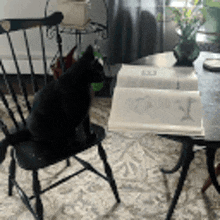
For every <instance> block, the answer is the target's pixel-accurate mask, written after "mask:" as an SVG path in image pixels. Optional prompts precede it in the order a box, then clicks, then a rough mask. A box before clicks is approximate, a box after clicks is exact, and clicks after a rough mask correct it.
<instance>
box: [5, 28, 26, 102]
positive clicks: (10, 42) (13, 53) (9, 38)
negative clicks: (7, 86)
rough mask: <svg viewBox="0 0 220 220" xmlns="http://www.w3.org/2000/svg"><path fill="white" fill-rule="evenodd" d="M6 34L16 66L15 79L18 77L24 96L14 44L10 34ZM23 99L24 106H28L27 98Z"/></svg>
mask: <svg viewBox="0 0 220 220" xmlns="http://www.w3.org/2000/svg"><path fill="white" fill-rule="evenodd" d="M6 34H7V38H8V42H9V46H10V49H11V53H12V57H13V60H14V64H15V68H16V71H17V79H18V84H19V88H20V90H21V92H22V94H23V95H24V97H25V88H24V86H23V85H24V83H23V82H22V80H21V71H20V68H19V65H18V60H17V57H16V54H15V50H14V46H13V44H12V40H11V37H10V34H9V33H8V32H7V33H6ZM25 101H26V106H29V105H30V104H29V103H28V102H27V100H25Z"/></svg>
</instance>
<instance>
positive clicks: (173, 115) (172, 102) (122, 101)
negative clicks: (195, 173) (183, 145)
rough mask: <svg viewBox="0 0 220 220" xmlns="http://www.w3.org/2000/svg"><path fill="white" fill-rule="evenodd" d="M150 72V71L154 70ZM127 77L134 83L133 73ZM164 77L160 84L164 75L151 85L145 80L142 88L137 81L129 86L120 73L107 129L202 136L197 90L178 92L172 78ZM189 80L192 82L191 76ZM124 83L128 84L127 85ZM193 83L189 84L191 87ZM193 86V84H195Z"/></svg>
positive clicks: (200, 107)
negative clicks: (169, 86) (158, 87)
mask: <svg viewBox="0 0 220 220" xmlns="http://www.w3.org/2000/svg"><path fill="white" fill-rule="evenodd" d="M135 67H137V68H138V66H132V71H134V70H135ZM145 67H146V66H145ZM126 68H127V67H126ZM157 68H158V67H157ZM146 69H147V67H146ZM149 69H150V71H152V70H153V67H150V68H149ZM127 70H128V69H127ZM128 72H129V70H128ZM137 72H138V71H137ZM157 72H158V71H157ZM130 73H131V72H129V73H127V74H128V75H129V74H130ZM161 74H162V72H161ZM170 74H171V73H170ZM177 75H178V74H177ZM129 77H133V80H134V78H135V77H134V76H132V74H131V75H130V76H129ZM177 77H178V76H177ZM164 78H166V80H164V81H163V76H162V75H160V77H159V78H158V80H157V79H154V80H152V81H150V80H149V81H150V82H152V83H149V82H147V80H146V84H144V82H143V80H142V81H140V82H141V85H138V84H137V81H135V82H134V83H133V84H132V81H131V80H130V81H129V80H128V79H126V73H125V72H123V71H120V72H119V73H118V80H117V85H116V88H115V91H114V96H113V102H112V110H111V114H110V118H109V122H108V129H109V130H110V131H138V132H153V133H158V134H178V135H190V136H204V128H203V124H202V104H201V99H200V93H199V91H197V90H196V91H184V90H177V89H176V88H175V85H174V82H175V79H173V78H171V79H170V80H167V78H168V77H167V75H166V74H165V76H164ZM123 79H124V80H123ZM172 79H173V80H172ZM187 80H188V81H190V79H187V77H186V80H185V81H187ZM158 81H160V83H158ZM192 81H193V82H194V81H195V79H194V77H193V79H192ZM125 82H127V86H126V84H125ZM193 82H189V83H191V85H193ZM135 83H136V84H135ZM148 84H149V86H148ZM143 85H144V86H143ZM152 85H160V86H161V85H162V86H161V87H162V88H166V89H161V88H160V89H157V88H155V89H154V88H152ZM166 85H171V89H168V88H167V87H166ZM172 85H173V87H172ZM194 85H196V83H195V82H194ZM155 87H156V86H155ZM185 88H187V85H186V87H185Z"/></svg>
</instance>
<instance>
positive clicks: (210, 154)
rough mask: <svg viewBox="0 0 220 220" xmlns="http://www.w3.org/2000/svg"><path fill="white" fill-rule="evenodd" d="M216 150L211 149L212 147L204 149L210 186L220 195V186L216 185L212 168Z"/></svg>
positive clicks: (214, 148)
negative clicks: (210, 181)
mask: <svg viewBox="0 0 220 220" xmlns="http://www.w3.org/2000/svg"><path fill="white" fill-rule="evenodd" d="M216 150H217V146H216V147H213V146H212V147H211V146H209V147H207V149H206V162H207V167H208V171H209V175H210V177H211V180H212V184H213V186H214V187H215V189H216V190H217V191H218V193H219V194H220V186H219V184H218V181H217V177H216V174H215V168H214V162H215V153H216Z"/></svg>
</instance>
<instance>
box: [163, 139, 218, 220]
mask: <svg viewBox="0 0 220 220" xmlns="http://www.w3.org/2000/svg"><path fill="white" fill-rule="evenodd" d="M160 136H162V137H166V138H168V139H172V140H177V141H180V142H182V143H183V146H182V152H181V155H180V158H179V160H178V162H177V164H176V165H175V166H174V168H173V169H171V170H164V169H161V171H162V172H163V173H166V174H172V173H174V172H176V171H178V170H179V169H180V168H181V167H182V171H181V175H180V178H179V182H178V186H177V188H176V191H175V194H174V197H173V199H172V202H171V205H170V207H169V210H168V213H167V216H166V220H170V219H171V217H172V214H173V212H174V209H175V207H176V204H177V202H178V199H179V196H180V194H181V191H182V188H183V185H184V181H185V179H186V176H187V173H188V170H189V166H190V164H191V162H192V161H193V159H194V154H195V152H194V151H193V146H194V145H200V146H206V162H207V168H208V172H209V174H210V178H211V181H212V183H213V185H214V187H215V189H216V190H217V191H218V193H219V194H220V185H219V184H218V181H217V178H216V174H215V168H214V161H215V153H216V150H217V149H218V144H219V142H218V141H205V140H193V139H192V138H190V137H174V136H170V135H160Z"/></svg>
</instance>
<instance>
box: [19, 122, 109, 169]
mask: <svg viewBox="0 0 220 220" xmlns="http://www.w3.org/2000/svg"><path fill="white" fill-rule="evenodd" d="M91 130H92V131H93V133H94V134H95V136H96V137H95V138H93V139H92V140H90V141H89V143H86V142H85V141H82V142H79V141H75V142H73V143H72V146H71V147H70V146H67V145H62V144H61V143H55V144H53V145H51V144H48V143H45V144H42V142H41V143H40V144H39V143H37V142H34V141H27V142H23V143H22V144H20V145H17V146H15V155H16V159H17V162H18V164H19V166H20V167H21V168H23V169H25V170H38V169H40V168H44V167H47V166H50V165H52V164H55V163H57V162H59V161H62V160H64V159H67V158H68V157H71V156H73V155H75V154H77V153H80V152H83V151H84V150H86V149H88V148H90V147H92V146H94V145H97V144H99V143H100V142H101V141H102V140H103V139H104V138H105V130H104V128H103V127H101V126H99V125H96V124H91ZM77 135H79V136H80V135H81V134H77Z"/></svg>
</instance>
